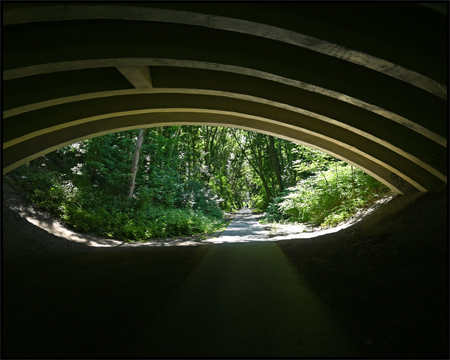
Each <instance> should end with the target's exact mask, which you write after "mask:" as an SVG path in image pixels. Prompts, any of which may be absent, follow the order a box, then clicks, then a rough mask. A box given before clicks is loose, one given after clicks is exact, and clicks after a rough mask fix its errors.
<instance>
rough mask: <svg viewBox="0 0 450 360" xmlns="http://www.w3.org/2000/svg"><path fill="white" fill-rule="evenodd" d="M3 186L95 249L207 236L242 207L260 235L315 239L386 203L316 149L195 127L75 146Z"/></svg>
mask: <svg viewBox="0 0 450 360" xmlns="http://www.w3.org/2000/svg"><path fill="white" fill-rule="evenodd" d="M139 136H141V140H140V141H141V142H140V144H139V148H138V143H139V141H138V137H139ZM136 151H137V153H136ZM133 157H134V159H133ZM132 163H133V165H132ZM133 171H134V175H132V173H133ZM133 176H134V177H133ZM7 180H8V183H9V184H12V185H15V186H16V187H17V188H18V189H20V191H22V192H24V193H25V194H26V195H27V197H28V199H30V200H31V201H32V202H33V203H34V205H35V206H37V207H38V208H39V209H41V210H47V211H50V213H52V214H53V216H55V217H56V218H57V219H59V221H61V222H62V223H64V224H65V225H66V226H68V227H69V228H70V230H74V231H81V232H87V233H90V234H91V235H96V236H100V237H103V238H104V239H103V241H97V243H98V246H100V245H101V244H102V243H104V244H106V243H110V244H111V245H113V244H117V243H118V241H126V242H127V241H128V242H129V241H146V242H151V243H152V244H158V243H161V244H163V243H165V241H164V240H163V239H164V238H171V239H172V240H171V241H168V243H177V242H180V241H178V240H174V239H176V238H177V237H178V238H180V237H186V236H191V235H196V234H197V238H202V236H203V237H206V236H207V235H206V234H209V235H211V234H212V233H216V232H217V230H219V229H220V228H221V227H223V226H224V223H223V222H224V221H225V219H228V218H230V217H232V216H233V212H234V211H236V210H238V209H242V208H251V209H253V212H255V213H257V214H259V215H258V216H259V217H260V218H261V221H262V223H263V224H265V225H264V226H265V227H266V228H267V229H268V228H274V226H275V225H274V224H278V225H277V227H280V226H283V225H281V223H284V224H285V225H284V229H285V230H286V227H287V225H288V224H296V225H297V226H296V227H293V226H290V227H289V228H290V233H291V236H294V235H293V234H292V233H293V232H294V231H295V234H296V235H297V236H299V237H311V236H313V235H312V233H314V236H317V235H318V234H323V233H324V231H319V230H323V228H324V227H325V228H330V227H331V228H334V229H333V230H330V229H329V230H328V231H327V232H330V231H337V230H338V229H341V228H343V226H344V225H343V224H342V223H343V222H346V226H349V225H350V224H352V223H354V222H355V221H356V220H357V219H360V218H361V215H362V214H363V213H367V212H368V211H367V210H364V209H365V208H367V207H369V206H370V205H371V204H372V203H380V202H385V201H387V200H388V199H391V198H392V197H393V196H394V194H395V193H394V192H392V191H390V189H389V188H388V187H387V186H385V185H383V184H382V183H380V182H378V181H377V180H376V179H374V178H373V177H371V176H370V175H368V174H366V173H364V172H363V171H361V170H359V169H357V168H355V167H354V166H353V165H350V164H347V163H345V162H343V161H341V160H339V159H337V158H334V157H332V156H330V155H327V154H325V153H323V152H321V151H319V150H315V149H312V148H309V147H306V146H304V145H301V144H299V143H293V142H289V141H287V140H283V139H280V138H275V137H272V136H270V135H267V134H264V133H255V132H250V131H247V130H242V129H236V128H229V127H204V126H165V127H152V128H146V129H141V130H128V131H125V132H118V133H111V134H108V135H104V136H101V137H95V138H91V139H87V140H83V141H79V142H76V143H73V144H71V145H68V146H66V147H63V148H60V149H58V150H56V151H54V152H51V153H48V154H46V155H44V156H41V157H39V158H37V159H35V160H33V161H32V162H30V163H28V164H25V165H23V166H22V167H19V168H18V169H16V170H14V171H13V172H11V173H10V174H8V175H7ZM130 191H131V192H130ZM362 210H364V211H362ZM224 212H225V213H224ZM224 214H225V215H224ZM226 214H228V215H226ZM28 215H30V214H28ZM32 221H34V223H36V224H38V223H39V221H38V220H32ZM54 224H55V225H56V223H54ZM339 224H340V227H338V228H336V226H337V225H339ZM45 227H46V228H47V229H49V228H50V227H51V226H50V225H49V223H47V224H46V225H45ZM59 229H60V233H63V228H61V227H59ZM294 229H295V230H294ZM214 230H216V231H214ZM278 232H279V231H278ZM201 234H204V235H201ZM272 235H273V234H272ZM71 236H72V237H73V238H75V239H76V240H75V241H78V242H81V241H82V240H81V238H82V236H76V235H74V233H72V235H71ZM88 237H89V236H88ZM107 239H110V240H111V241H109V240H107ZM152 239H160V240H152ZM272 240H275V238H274V236H272ZM92 243H93V244H96V242H92ZM185 243H186V242H185ZM187 243H189V241H187ZM191 243H192V242H191Z"/></svg>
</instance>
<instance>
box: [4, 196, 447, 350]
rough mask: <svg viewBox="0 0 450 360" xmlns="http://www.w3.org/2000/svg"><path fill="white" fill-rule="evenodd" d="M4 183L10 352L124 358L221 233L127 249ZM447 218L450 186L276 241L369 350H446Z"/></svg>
mask: <svg viewBox="0 0 450 360" xmlns="http://www.w3.org/2000/svg"><path fill="white" fill-rule="evenodd" d="M4 190H5V187H4ZM6 190H7V191H4V194H3V202H4V204H3V239H2V240H3V259H2V260H3V264H2V265H3V274H2V280H3V283H2V285H3V288H2V290H3V295H2V300H3V302H2V306H3V308H2V310H3V312H2V314H3V317H2V336H3V338H2V357H3V358H8V357H12V356H14V357H44V358H48V357H56V358H60V357H121V356H126V351H127V349H129V347H130V346H131V345H132V344H134V343H136V341H137V340H138V339H139V337H140V336H141V334H142V333H143V332H145V331H146V330H147V329H148V323H149V322H150V320H152V319H154V318H155V317H156V316H157V315H158V313H159V312H160V310H161V309H162V308H163V306H165V304H167V303H168V302H169V300H170V299H171V298H173V295H174V294H175V293H176V291H177V290H178V289H180V286H182V284H183V282H184V281H185V280H186V279H187V278H188V276H189V274H190V273H191V272H192V271H193V270H194V269H195V268H196V266H197V264H199V262H201V260H202V258H203V256H204V255H205V253H207V251H208V249H209V248H210V247H211V243H213V242H214V241H216V240H214V239H210V240H212V241H209V242H207V241H202V240H201V239H199V238H195V237H193V238H190V239H182V240H179V239H172V240H168V241H160V242H159V244H161V245H162V244H164V243H166V244H167V245H169V244H174V243H178V245H182V244H184V245H186V246H145V247H133V246H128V247H126V246H121V244H120V243H114V242H113V243H105V242H103V241H102V240H101V239H100V240H99V239H94V238H90V237H86V236H85V235H80V234H72V235H70V236H75V237H78V240H79V243H77V242H76V241H73V240H74V239H72V240H66V239H64V238H61V236H63V235H61V233H60V231H65V230H64V229H63V230H61V228H59V227H58V225H57V224H55V222H54V221H53V220H52V219H50V218H48V217H46V216H45V215H43V214H41V213H39V212H34V214H33V210H32V208H30V207H29V205H28V204H26V202H24V201H23V199H22V198H21V197H20V195H19V194H14V192H12V191H11V190H10V189H6ZM10 207H13V208H14V209H16V210H19V211H22V213H23V214H24V215H26V213H28V216H29V217H30V219H31V217H32V218H34V219H35V220H34V222H35V223H38V222H40V225H41V226H42V227H44V228H45V227H46V226H47V229H48V230H49V231H50V232H49V231H46V230H44V229H42V228H40V227H37V226H35V225H33V224H31V223H30V222H29V221H27V220H26V219H25V218H24V217H22V216H20V215H19V214H18V213H17V212H16V211H12V210H11V209H10ZM447 221H448V213H447V191H446V189H445V190H442V191H440V192H438V193H429V194H426V195H424V196H420V197H418V196H410V197H406V196H405V197H399V198H396V199H394V200H392V201H390V202H389V203H387V204H385V205H384V206H383V207H380V208H379V209H377V210H376V211H374V212H373V213H372V214H371V215H370V216H367V217H365V218H364V219H362V220H361V221H360V222H358V223H356V224H355V225H353V226H351V227H348V228H345V229H342V230H341V231H339V232H335V233H329V234H324V235H322V236H318V237H311V236H310V235H311V234H309V233H302V234H298V236H297V237H298V239H296V240H286V239H285V240H281V238H278V240H279V241H278V242H277V243H276V244H278V246H279V248H280V249H281V250H282V251H283V252H284V254H286V256H287V257H288V258H290V259H291V260H292V263H293V264H295V265H296V267H297V270H298V273H299V274H300V275H301V277H302V278H303V279H304V280H305V281H306V283H307V284H308V285H309V287H310V288H311V289H312V290H313V291H314V293H315V294H316V295H317V296H318V297H319V299H320V301H321V302H323V303H324V304H325V305H326V307H327V308H328V309H329V310H330V312H331V313H332V314H333V316H335V318H336V319H337V320H338V321H339V322H340V323H341V324H342V326H343V327H344V328H345V329H346V331H347V332H348V333H350V334H351V336H352V337H353V339H354V340H355V341H356V342H357V344H358V345H359V346H360V347H361V348H363V349H364V351H365V352H366V353H367V354H368V356H369V357H384V358H386V357H388V358H395V357H403V358H417V357H421V358H430V359H431V358H448V246H447ZM278 230H280V228H279V229H278ZM281 230H282V231H284V232H285V234H284V235H285V236H286V232H287V231H288V230H286V229H281ZM58 231H59V236H56V235H54V234H52V232H57V233H58ZM66 235H67V234H66ZM272 235H273V236H274V239H275V237H276V236H277V234H276V233H274V234H272ZM279 235H280V234H278V236H279ZM70 236H69V238H70ZM287 236H289V234H287ZM86 239H88V240H86ZM217 240H218V239H217ZM87 242H90V245H97V247H96V246H86V243H87ZM98 245H103V247H98ZM187 245H189V246H187ZM194 245H196V246H194ZM214 246H215V245H214ZM186 331H187V332H188V331H189V329H187V330H186ZM200 343H201V342H200Z"/></svg>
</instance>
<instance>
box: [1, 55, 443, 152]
mask: <svg viewBox="0 0 450 360" xmlns="http://www.w3.org/2000/svg"><path fill="white" fill-rule="evenodd" d="M138 66H161V67H162V66H169V67H179V68H182V67H184V68H192V69H204V70H213V71H220V72H226V73H233V74H240V75H246V76H252V77H255V78H261V79H265V80H269V81H273V82H278V83H281V84H284V85H289V86H293V87H297V88H299V89H303V90H306V91H309V92H312V93H317V94H320V95H323V96H328V97H330V98H333V99H336V100H339V101H343V102H346V103H348V104H351V105H353V106H357V107H359V108H361V109H364V110H367V111H371V112H373V113H374V114H377V115H380V116H383V117H385V118H387V119H389V120H391V121H394V122H397V123H398V124H401V125H403V126H405V127H408V128H409V129H411V130H413V131H416V132H418V133H420V134H422V135H424V136H426V137H428V138H429V139H431V140H433V141H435V142H436V143H438V144H439V145H441V146H445V147H447V139H446V138H445V137H443V136H441V135H439V134H436V133H435V132H433V131H431V130H429V129H427V128H425V127H424V126H422V125H420V124H418V123H416V122H414V121H411V120H408V119H406V118H405V117H403V116H401V115H398V114H396V113H394V112H392V111H389V110H386V109H383V108H380V107H379V106H377V105H375V104H369V103H367V102H365V101H362V100H360V99H356V98H353V97H351V96H348V95H345V94H342V93H339V92H337V91H333V90H330V89H325V88H322V87H319V86H315V85H312V84H308V83H305V82H302V81H298V80H292V79H288V78H283V77H281V76H278V75H274V74H270V73H267V72H263V71H259V70H254V69H249V68H243V67H239V66H233V65H226V64H218V63H206V62H199V61H192V60H177V59H154V58H152V59H137V58H130V59H96V60H80V61H70V62H60V63H49V64H40V65H34V66H29V67H25V68H18V69H12V70H6V71H4V72H3V79H4V80H14V79H19V78H21V77H26V76H37V75H43V74H51V73H55V72H61V71H74V70H82V69H93V68H94V69H95V68H103V67H115V68H119V67H138ZM48 104H49V105H51V104H52V102H48ZM33 105H34V104H33ZM33 105H30V106H28V107H25V106H23V107H19V108H14V109H10V110H6V111H4V112H3V117H10V116H14V115H18V114H20V113H22V112H25V111H30V110H33V109H37V108H39V105H34V107H33ZM41 106H45V104H42V105H41Z"/></svg>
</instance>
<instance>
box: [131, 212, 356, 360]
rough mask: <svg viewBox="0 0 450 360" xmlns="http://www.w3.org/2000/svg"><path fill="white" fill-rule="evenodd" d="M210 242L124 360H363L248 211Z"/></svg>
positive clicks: (354, 346) (295, 269) (330, 315)
mask: <svg viewBox="0 0 450 360" xmlns="http://www.w3.org/2000/svg"><path fill="white" fill-rule="evenodd" d="M211 241H212V242H214V244H213V245H212V246H211V247H210V248H209V250H208V251H207V253H206V254H205V255H204V257H203V258H202V260H201V261H200V262H199V263H198V265H197V266H196V267H195V268H194V270H193V271H192V272H191V273H190V275H189V276H188V278H187V279H186V281H185V282H184V283H183V284H182V285H181V287H180V288H179V289H178V291H177V292H176V293H175V295H174V296H173V297H172V298H171V300H170V301H169V302H168V303H167V305H166V306H165V307H163V308H162V309H161V311H160V312H159V313H158V315H157V316H156V317H155V318H154V319H153V321H151V323H150V324H149V326H148V327H147V329H146V330H145V331H144V332H142V333H141V334H139V337H138V339H137V341H136V342H135V343H134V345H133V346H132V347H131V348H130V349H129V356H132V357H362V356H364V354H363V353H362V352H361V350H360V349H359V348H358V347H357V346H356V345H355V344H354V342H353V340H352V339H351V338H350V337H349V336H348V334H346V333H345V331H344V330H343V329H342V328H341V327H340V326H339V324H338V323H337V321H336V319H335V318H334V316H333V314H331V313H330V312H329V311H328V310H327V309H326V308H325V306H324V305H323V304H322V303H321V302H320V300H319V299H318V298H317V297H316V295H315V294H314V293H313V292H312V291H311V290H310V289H309V287H308V286H307V284H306V283H305V282H304V281H303V279H302V277H301V276H300V274H299V273H298V271H297V268H296V267H295V266H294V265H293V264H292V263H291V262H290V260H289V259H288V258H287V257H286V256H285V255H284V254H283V253H282V251H281V250H280V248H279V247H278V246H277V244H276V243H275V242H273V241H271V240H270V239H269V238H268V234H267V232H266V231H265V230H264V229H263V227H262V226H261V225H260V224H259V223H258V222H257V220H256V218H255V217H254V216H253V215H252V214H251V212H250V211H249V210H242V211H241V212H239V213H238V214H237V215H236V217H235V219H234V220H233V221H232V222H231V223H230V225H229V226H228V228H227V230H226V231H225V232H224V233H222V235H221V236H220V237H219V238H217V239H211Z"/></svg>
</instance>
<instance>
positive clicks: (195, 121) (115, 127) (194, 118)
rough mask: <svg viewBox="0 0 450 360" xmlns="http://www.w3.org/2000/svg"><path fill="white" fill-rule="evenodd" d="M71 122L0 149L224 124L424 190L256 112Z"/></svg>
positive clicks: (30, 154)
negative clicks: (147, 129) (152, 129)
mask: <svg viewBox="0 0 450 360" xmlns="http://www.w3.org/2000/svg"><path fill="white" fill-rule="evenodd" d="M86 124H89V127H88V126H86ZM71 125H72V126H66V127H59V128H57V129H54V131H52V132H46V133H43V134H41V135H38V136H35V137H33V138H30V139H28V140H26V141H24V142H23V143H21V144H17V145H13V146H11V147H8V148H6V149H5V150H4V152H5V153H8V152H11V153H12V154H18V159H20V160H19V161H18V163H21V164H23V163H25V162H27V161H30V160H32V159H34V158H36V157H39V156H41V155H44V154H46V153H49V152H51V151H54V150H57V149H59V148H61V147H63V146H66V145H69V144H72V143H74V142H77V141H81V140H84V139H89V138H92V137H96V136H101V135H105V134H109V133H112V132H117V131H124V130H129V129H137V128H142V127H156V126H170V125H205V126H225V127H232V128H240V129H245V130H251V131H257V132H260V133H265V134H269V135H273V136H276V137H279V138H283V139H286V140H289V141H294V142H297V143H301V144H304V145H306V146H310V147H313V148H315V149H318V150H321V151H324V152H326V153H328V154H330V155H333V156H335V157H337V158H339V159H341V160H344V161H346V162H348V163H351V164H353V165H354V166H356V167H358V168H360V169H362V170H364V171H365V172H367V173H368V174H371V175H372V176H374V177H375V178H377V179H378V180H380V181H381V182H383V183H384V184H386V185H387V186H388V187H390V188H391V189H392V190H393V191H395V192H396V193H399V194H403V193H404V192H411V191H414V190H413V187H411V185H409V183H411V182H413V183H414V186H415V187H416V188H418V189H419V190H422V191H425V189H424V188H423V187H422V186H421V185H420V184H418V183H415V182H414V181H411V179H409V180H410V181H409V182H408V181H406V180H407V179H404V178H402V177H401V176H399V175H398V174H397V172H398V171H397V170H396V169H394V168H392V167H390V166H389V165H386V164H381V163H380V161H379V160H378V159H376V158H374V157H370V156H367V155H366V154H364V153H362V152H361V151H359V150H358V149H356V148H350V147H349V146H348V145H347V144H344V143H339V142H336V141H335V139H332V138H326V137H324V136H323V135H319V134H316V133H314V132H312V131H308V130H306V129H299V128H297V129H292V128H289V127H286V126H285V125H284V124H283V123H281V122H276V121H273V120H270V119H264V118H260V117H257V116H250V115H244V114H238V113H231V112H225V111H217V110H205V109H152V110H145V111H130V112H122V113H115V114H108V115H106V114H105V115H102V116H96V117H92V118H87V119H82V120H80V121H74V122H73V123H72V124H71ZM55 134H57V136H55ZM298 139H302V140H301V141H299V140H298Z"/></svg>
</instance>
